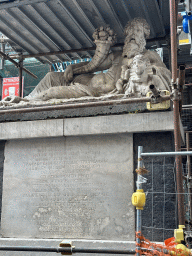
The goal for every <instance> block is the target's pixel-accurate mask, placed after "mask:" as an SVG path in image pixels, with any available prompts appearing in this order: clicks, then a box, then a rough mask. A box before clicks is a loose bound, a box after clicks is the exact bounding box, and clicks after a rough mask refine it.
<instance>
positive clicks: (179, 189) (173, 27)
mask: <svg viewBox="0 0 192 256" xmlns="http://www.w3.org/2000/svg"><path fill="white" fill-rule="evenodd" d="M169 6H170V31H171V70H172V85H173V95H174V97H173V117H174V138H175V151H181V135H180V124H179V103H180V99H179V97H178V86H177V83H176V82H177V81H176V80H177V34H176V29H177V18H176V17H177V6H176V1H175V0H169ZM175 162H176V181H177V192H178V219H179V225H184V224H185V213H184V196H183V177H182V162H181V156H180V155H176V157H175Z"/></svg>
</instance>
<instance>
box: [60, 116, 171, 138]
mask: <svg viewBox="0 0 192 256" xmlns="http://www.w3.org/2000/svg"><path fill="white" fill-rule="evenodd" d="M173 129H174V123H173V112H172V111H167V112H159V113H153V112H151V113H138V114H125V115H114V116H98V117H96V118H95V117H84V118H70V119H66V120H65V122H64V135H65V136H74V135H83V134H105V133H124V132H129V133H135V132H155V131H173Z"/></svg>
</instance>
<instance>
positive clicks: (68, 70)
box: [64, 65, 73, 82]
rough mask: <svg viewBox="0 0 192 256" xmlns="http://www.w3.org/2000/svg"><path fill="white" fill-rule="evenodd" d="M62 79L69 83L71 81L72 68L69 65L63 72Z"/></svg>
mask: <svg viewBox="0 0 192 256" xmlns="http://www.w3.org/2000/svg"><path fill="white" fill-rule="evenodd" d="M64 78H65V81H66V82H71V81H72V80H73V68H72V66H71V65H69V66H68V67H67V68H66V70H65V72H64Z"/></svg>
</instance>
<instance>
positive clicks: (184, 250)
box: [170, 244, 191, 256]
mask: <svg viewBox="0 0 192 256" xmlns="http://www.w3.org/2000/svg"><path fill="white" fill-rule="evenodd" d="M175 249H177V250H182V251H181V252H177V253H176V252H174V251H171V252H170V254H171V255H177V256H181V255H186V256H188V255H191V250H190V249H188V248H187V247H186V246H185V245H184V244H177V245H176V246H175Z"/></svg>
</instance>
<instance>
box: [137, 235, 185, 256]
mask: <svg viewBox="0 0 192 256" xmlns="http://www.w3.org/2000/svg"><path fill="white" fill-rule="evenodd" d="M137 239H140V241H141V242H140V243H137ZM177 244H178V243H176V242H175V238H174V237H171V238H168V239H167V240H165V241H164V245H162V244H156V243H152V242H150V241H149V240H148V239H146V238H145V237H144V236H143V235H142V234H141V232H136V253H139V254H140V255H150V256H151V255H157V256H163V255H167V256H168V255H179V256H186V255H189V253H187V254H186V252H183V250H181V249H176V248H175V246H176V245H177ZM137 247H139V248H140V249H137Z"/></svg>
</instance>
